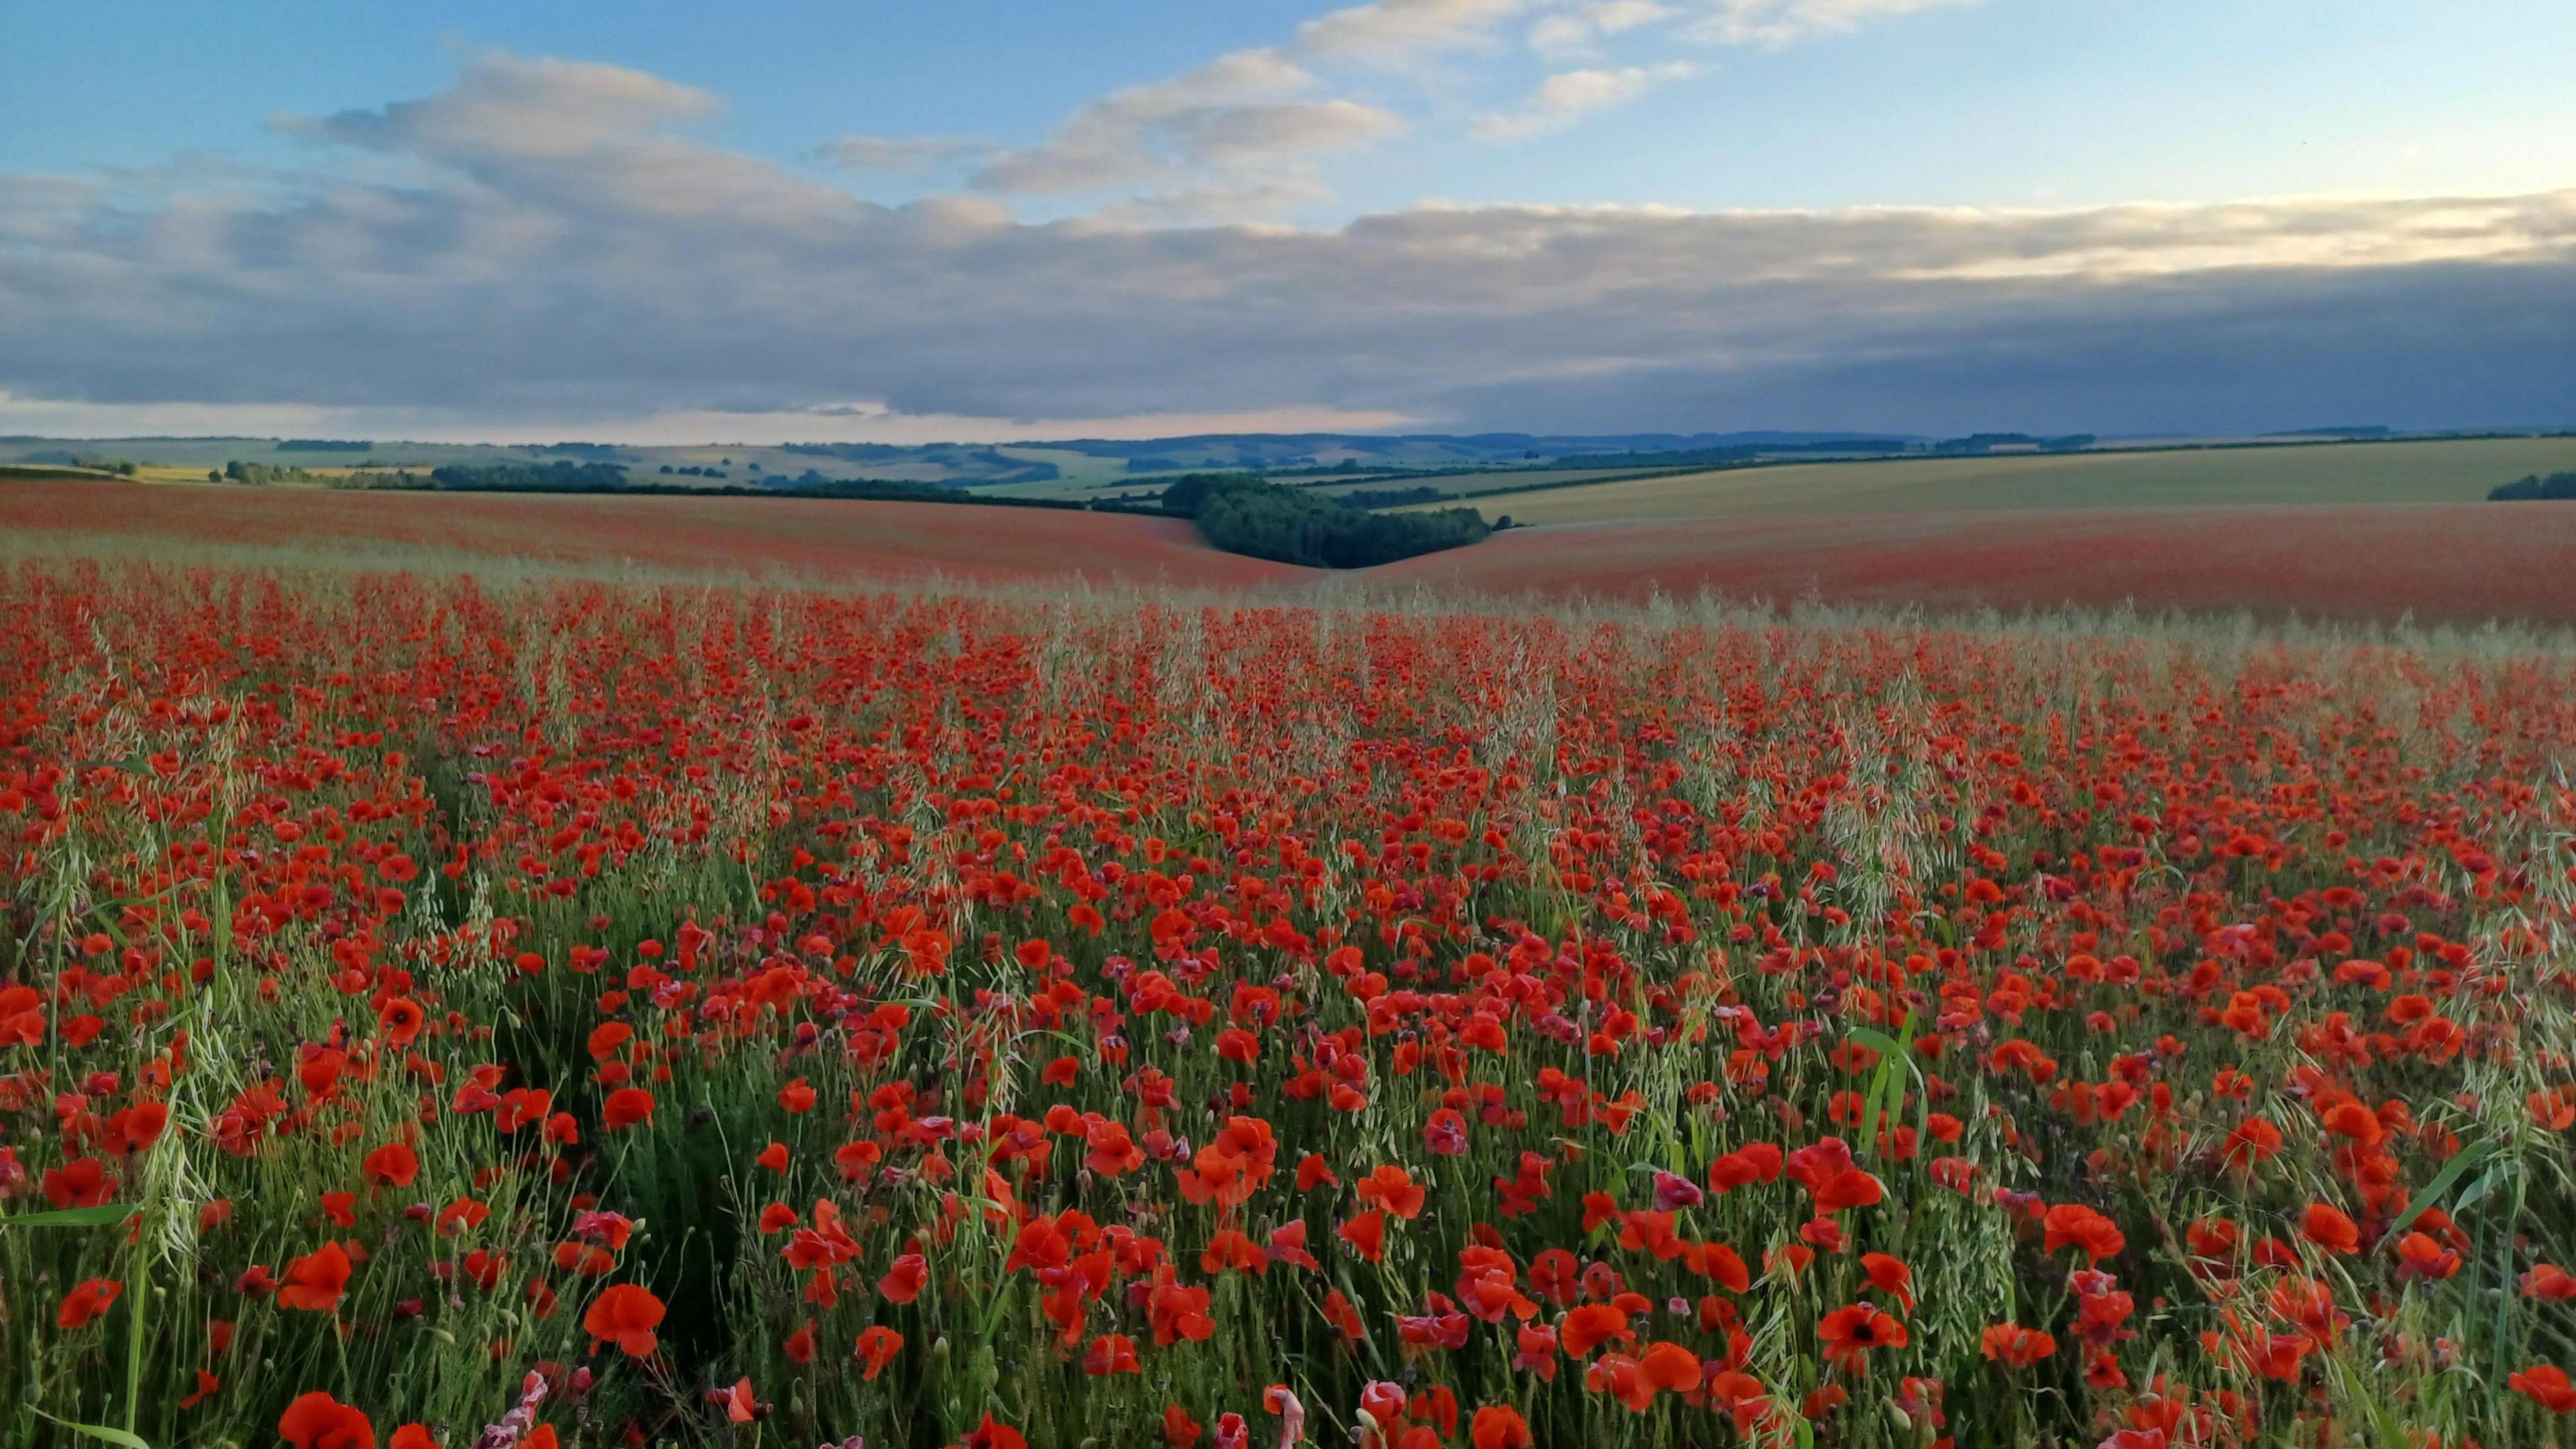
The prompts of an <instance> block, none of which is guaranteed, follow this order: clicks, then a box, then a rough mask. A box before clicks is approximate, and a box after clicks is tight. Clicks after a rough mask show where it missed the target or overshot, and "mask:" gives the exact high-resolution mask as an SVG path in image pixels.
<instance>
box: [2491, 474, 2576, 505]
mask: <svg viewBox="0 0 2576 1449" xmlns="http://www.w3.org/2000/svg"><path fill="white" fill-rule="evenodd" d="M2487 497H2488V499H2490V500H2491V501H2494V502H2497V503H2519V502H2522V501H2524V500H2526V499H2533V498H2552V499H2569V498H2576V473H2552V474H2550V475H2549V476H2548V477H2546V478H2543V477H2541V476H2540V475H2539V474H2537V473H2529V474H2525V475H2524V476H2522V477H2520V478H2516V479H2515V480H2513V481H2512V482H2510V483H2499V484H2497V485H2496V486H2495V487H2494V488H2492V489H2489V490H2488V492H2487Z"/></svg>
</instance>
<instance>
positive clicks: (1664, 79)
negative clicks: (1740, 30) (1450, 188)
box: [1472, 61, 1699, 141]
mask: <svg viewBox="0 0 2576 1449" xmlns="http://www.w3.org/2000/svg"><path fill="white" fill-rule="evenodd" d="M1698 73H1699V67H1697V66H1695V65H1691V64H1689V63H1688V62H1686V61H1667V62H1665V63H1664V64H1661V65H1632V66H1625V67H1621V68H1619V69H1616V70H1569V71H1560V72H1558V73H1557V74H1555V75H1552V76H1549V77H1548V78H1547V79H1546V80H1544V81H1542V82H1540V83H1539V87H1538V89H1537V90H1535V91H1532V92H1531V93H1530V96H1529V99H1527V100H1525V101H1523V102H1522V103H1521V104H1520V107H1519V108H1518V109H1517V110H1514V111H1512V112H1511V113H1510V114H1508V115H1499V116H1487V117H1484V118H1483V119H1481V120H1479V121H1477V122H1476V124H1475V126H1474V127H1473V128H1472V129H1473V131H1474V133H1475V134H1476V135H1477V136H1478V137H1479V138H1481V139H1483V140H1487V141H1510V140H1517V139H1519V138H1521V137H1523V136H1532V135H1536V134H1538V133H1539V132H1542V131H1552V130H1555V129H1557V128H1558V127H1560V126H1568V125H1572V124H1573V123H1574V122H1575V121H1577V120H1580V119H1581V118H1583V117H1585V116H1588V115H1590V114H1592V113H1593V112H1595V111H1601V110H1607V109H1609V108H1611V107H1613V106H1623V105H1626V104H1627V103H1628V102H1630V101H1633V100H1635V99H1636V98H1637V97H1639V96H1642V95H1644V94H1645V93H1646V92H1648V91H1650V90H1653V89H1654V88H1655V87H1657V86H1660V85H1667V84H1670V83H1671V82H1673V81H1677V80H1685V79H1688V78H1689V77H1691V76H1694V75H1697V74H1698Z"/></svg>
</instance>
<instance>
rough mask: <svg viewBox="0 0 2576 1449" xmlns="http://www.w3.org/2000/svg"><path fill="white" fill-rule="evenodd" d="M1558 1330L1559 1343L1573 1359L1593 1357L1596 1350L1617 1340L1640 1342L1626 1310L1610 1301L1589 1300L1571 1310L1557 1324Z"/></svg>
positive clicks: (1631, 1342)
mask: <svg viewBox="0 0 2576 1449" xmlns="http://www.w3.org/2000/svg"><path fill="white" fill-rule="evenodd" d="M1556 1332H1557V1341H1558V1343H1559V1344H1561V1345H1562V1346H1563V1347H1564V1349H1565V1352H1566V1354H1567V1356H1569V1357H1572V1358H1589V1357H1591V1356H1592V1350H1594V1349H1596V1348H1598V1347H1600V1346H1601V1345H1602V1344H1605V1343H1608V1342H1611V1341H1612V1340H1614V1339H1615V1340H1616V1341H1618V1342H1620V1343H1630V1344H1633V1343H1635V1342H1636V1341H1637V1335H1636V1333H1635V1331H1634V1330H1632V1329H1631V1328H1630V1327H1629V1326H1628V1315H1627V1313H1626V1311H1625V1310H1623V1309H1620V1308H1616V1307H1613V1306H1612V1305H1610V1304H1607V1303H1586V1304H1584V1305H1582V1306H1581V1307H1579V1308H1575V1309H1572V1310H1570V1311H1569V1312H1567V1314H1566V1315H1565V1318H1564V1320H1563V1321H1561V1322H1560V1323H1558V1324H1557V1330H1556Z"/></svg>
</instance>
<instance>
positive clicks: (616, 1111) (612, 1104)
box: [599, 1087, 653, 1131]
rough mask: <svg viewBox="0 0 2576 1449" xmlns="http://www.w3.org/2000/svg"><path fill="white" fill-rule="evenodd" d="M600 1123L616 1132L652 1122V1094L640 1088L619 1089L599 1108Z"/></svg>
mask: <svg viewBox="0 0 2576 1449" xmlns="http://www.w3.org/2000/svg"><path fill="white" fill-rule="evenodd" d="M599 1118H600V1121H601V1122H602V1123H603V1124H605V1125H606V1126H607V1127H608V1128H609V1130H611V1131H618V1130H622V1129H624V1128H628V1127H632V1126H634V1125H635V1124H637V1123H639V1122H650V1121H652V1120H653V1094H652V1093H650V1092H648V1091H645V1090H644V1089H643V1088H642V1087H620V1088H618V1089H617V1090H616V1091H614V1092H611V1093H609V1094H608V1100H607V1101H606V1102H605V1103H603V1104H602V1105H601V1107H600V1113H599Z"/></svg>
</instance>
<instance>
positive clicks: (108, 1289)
mask: <svg viewBox="0 0 2576 1449" xmlns="http://www.w3.org/2000/svg"><path fill="white" fill-rule="evenodd" d="M124 1291H125V1285H124V1284H122V1283H119V1282H117V1281H116V1280H115V1279H113V1278H92V1279H89V1280H87V1281H86V1282H83V1283H80V1284H79V1285H77V1286H75V1287H74V1288H73V1289H72V1290H71V1291H70V1292H69V1293H66V1294H64V1295H63V1302H62V1307H60V1308H59V1309H57V1310H55V1312H54V1326H55V1327H57V1328H62V1329H74V1328H87V1327H88V1326H89V1324H90V1320H92V1319H94V1318H96V1317H98V1316H99V1315H100V1314H102V1313H105V1312H106V1311H107V1309H108V1305H110V1304H112V1303H114V1302H115V1301H116V1295H118V1294H119V1293H122V1292H124Z"/></svg>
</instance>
